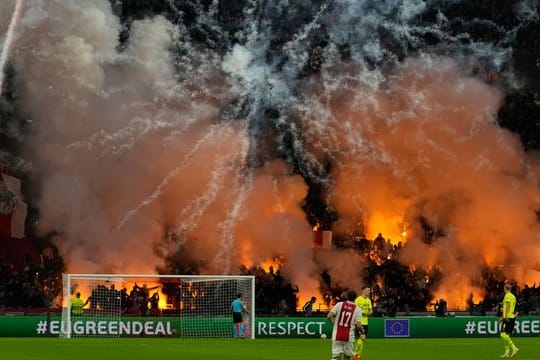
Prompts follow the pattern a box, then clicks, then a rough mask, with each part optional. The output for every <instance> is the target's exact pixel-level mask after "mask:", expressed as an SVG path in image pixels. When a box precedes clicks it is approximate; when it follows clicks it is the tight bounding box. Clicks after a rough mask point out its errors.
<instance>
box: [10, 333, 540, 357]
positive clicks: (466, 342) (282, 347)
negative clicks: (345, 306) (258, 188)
mask: <svg viewBox="0 0 540 360" xmlns="http://www.w3.org/2000/svg"><path fill="white" fill-rule="evenodd" d="M515 342H516V345H517V346H518V347H519V348H520V352H519V354H518V355H517V356H516V357H515V358H516V359H520V360H533V359H538V358H539V357H538V351H539V350H540V342H539V341H538V339H537V338H517V339H515ZM330 347H331V341H330V340H318V339H317V340H313V339H279V340H278V339H257V340H232V339H231V340H187V339H144V338H137V339H135V338H133V339H69V340H68V339H57V338H0V359H6V360H34V359H35V360H49V359H50V360H53V359H54V360H59V359H70V360H86V359H88V360H109V359H110V360H113V359H114V360H119V359H134V360H146V359H148V360H165V359H175V360H182V359H203V360H206V359H216V360H228V359H231V360H232V359H234V360H242V359H246V360H247V359H250V360H251V359H260V360H265V359H267V360H289V359H290V360H293V359H294V360H299V359H308V360H319V359H320V360H329V359H330ZM502 352H503V346H502V340H501V339H499V338H487V339H369V340H368V342H367V344H366V348H365V350H364V354H363V356H362V358H363V360H424V359H425V360H431V359H434V360H482V359H498V358H499V355H500V354H501V353H502Z"/></svg>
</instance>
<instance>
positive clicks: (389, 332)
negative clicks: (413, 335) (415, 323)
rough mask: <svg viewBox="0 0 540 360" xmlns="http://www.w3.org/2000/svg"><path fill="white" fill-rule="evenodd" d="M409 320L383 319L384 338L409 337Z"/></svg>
mask: <svg viewBox="0 0 540 360" xmlns="http://www.w3.org/2000/svg"><path fill="white" fill-rule="evenodd" d="M409 336H410V326H409V319H385V320H384V337H409Z"/></svg>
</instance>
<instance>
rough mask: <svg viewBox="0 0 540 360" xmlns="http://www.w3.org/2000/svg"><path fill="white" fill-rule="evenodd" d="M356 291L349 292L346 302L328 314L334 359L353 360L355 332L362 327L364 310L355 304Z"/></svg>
mask: <svg viewBox="0 0 540 360" xmlns="http://www.w3.org/2000/svg"><path fill="white" fill-rule="evenodd" d="M354 299H356V291H353V290H349V291H348V292H347V295H346V300H344V301H340V302H338V303H337V304H336V305H335V306H334V307H333V308H332V310H330V312H329V313H328V320H329V321H330V322H331V323H332V324H333V329H332V359H334V360H338V359H342V357H343V359H344V360H352V359H353V353H354V335H355V330H356V329H357V328H358V326H360V318H361V317H362V310H361V309H360V308H359V307H358V306H356V305H355V304H354Z"/></svg>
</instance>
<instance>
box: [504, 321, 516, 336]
mask: <svg viewBox="0 0 540 360" xmlns="http://www.w3.org/2000/svg"><path fill="white" fill-rule="evenodd" d="M515 325H516V319H515V318H511V319H503V321H502V326H501V332H503V333H506V334H508V335H510V334H512V332H513V331H514V326H515Z"/></svg>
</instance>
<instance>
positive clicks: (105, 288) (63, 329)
mask: <svg viewBox="0 0 540 360" xmlns="http://www.w3.org/2000/svg"><path fill="white" fill-rule="evenodd" d="M237 295H241V296H242V299H243V301H244V304H245V306H246V311H245V312H244V313H243V319H244V323H243V324H242V326H241V334H237V331H235V327H234V326H233V321H232V310H231V303H232V301H233V300H234V299H235V298H236V297H237ZM254 325H255V277H254V276H234V275H230V276H229V275H144V274H142V275H136V274H64V275H63V298H62V322H61V326H60V332H59V334H60V337H64V338H72V337H100V338H109V337H126V336H131V337H133V336H145V337H150V336H158V337H167V336H169V337H183V338H233V337H244V338H251V339H253V338H255V331H254Z"/></svg>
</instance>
